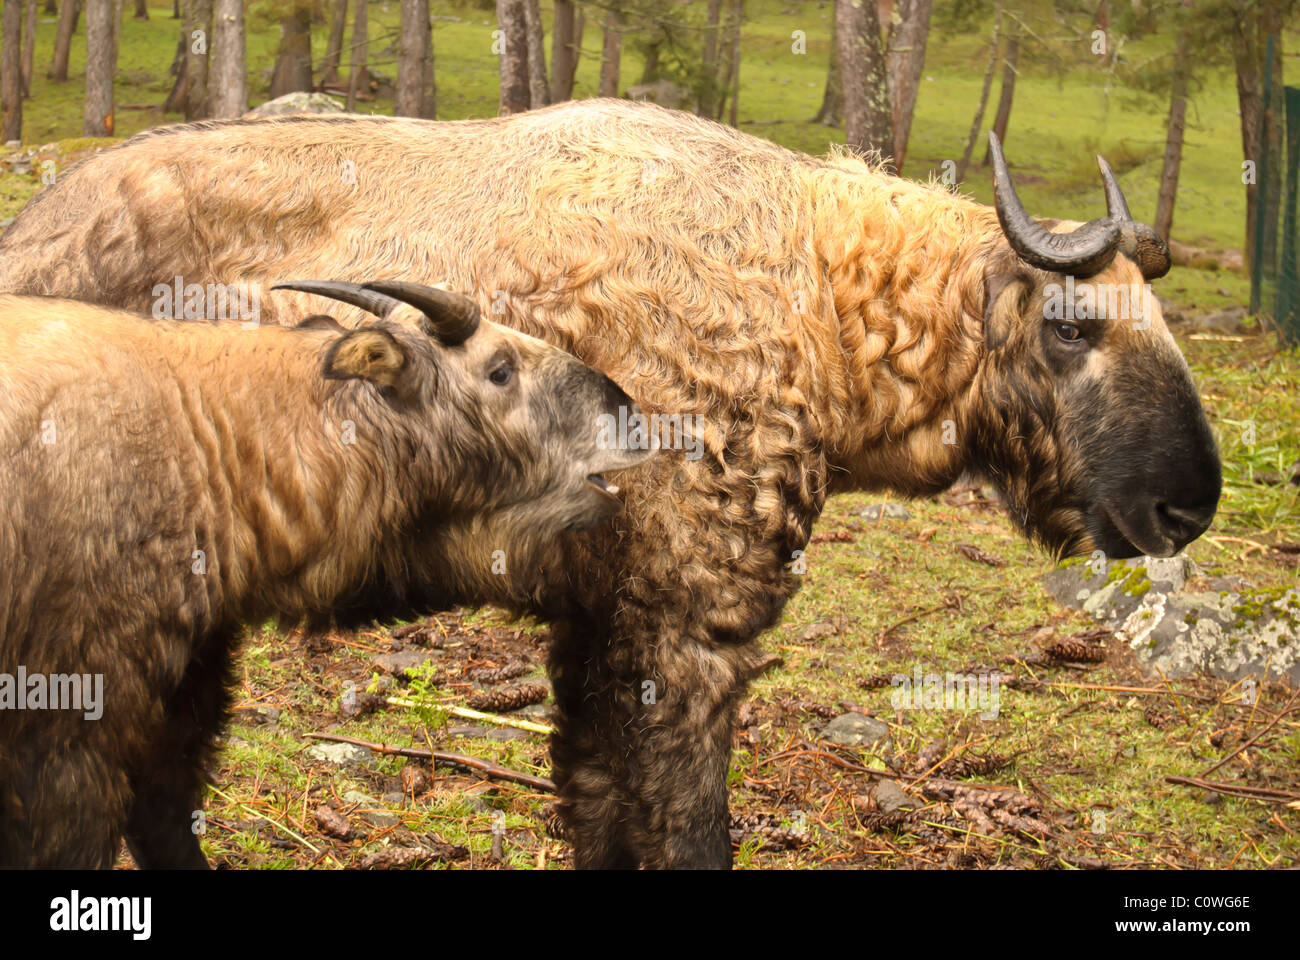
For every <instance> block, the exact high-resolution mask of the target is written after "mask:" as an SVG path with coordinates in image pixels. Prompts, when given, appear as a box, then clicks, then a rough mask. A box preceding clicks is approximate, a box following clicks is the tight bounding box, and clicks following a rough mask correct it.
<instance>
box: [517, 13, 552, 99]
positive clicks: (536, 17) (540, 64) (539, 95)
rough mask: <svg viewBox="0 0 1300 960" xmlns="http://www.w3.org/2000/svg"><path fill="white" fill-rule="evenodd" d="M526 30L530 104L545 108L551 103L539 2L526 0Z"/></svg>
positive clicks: (544, 37)
mask: <svg viewBox="0 0 1300 960" xmlns="http://www.w3.org/2000/svg"><path fill="white" fill-rule="evenodd" d="M524 30H525V32H526V33H527V35H528V103H529V105H530V106H532V107H534V108H536V107H544V106H546V105H547V104H548V103H550V102H551V91H550V89H549V88H548V86H547V84H546V36H545V34H544V33H543V31H542V12H541V10H540V9H539V7H538V3H537V0H524Z"/></svg>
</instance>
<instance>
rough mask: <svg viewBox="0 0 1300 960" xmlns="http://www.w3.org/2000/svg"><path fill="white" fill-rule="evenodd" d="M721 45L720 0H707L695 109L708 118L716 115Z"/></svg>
mask: <svg viewBox="0 0 1300 960" xmlns="http://www.w3.org/2000/svg"><path fill="white" fill-rule="evenodd" d="M721 46H722V0H709V23H708V26H707V27H706V28H705V30H704V56H703V57H701V58H700V65H701V70H700V74H701V76H702V77H703V83H702V85H701V87H700V106H699V109H698V110H697V111H696V112H697V113H698V114H699V115H700V116H701V117H708V118H709V119H710V120H712V119H713V118H715V117H717V115H718V106H717V104H718V96H719V90H718V86H719V84H718V50H719V49H720V48H721Z"/></svg>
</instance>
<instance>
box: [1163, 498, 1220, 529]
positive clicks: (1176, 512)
mask: <svg viewBox="0 0 1300 960" xmlns="http://www.w3.org/2000/svg"><path fill="white" fill-rule="evenodd" d="M1216 507H1217V504H1213V505H1211V506H1208V507H1176V506H1173V505H1172V504H1169V503H1165V502H1163V501H1161V502H1159V503H1157V504H1156V516H1157V517H1159V518H1160V524H1161V526H1163V527H1164V528H1165V529H1166V530H1169V531H1170V532H1177V533H1179V534H1183V535H1188V536H1189V538H1190V537H1196V536H1199V535H1200V533H1201V531H1203V530H1204V529H1205V528H1206V527H1208V526H1209V525H1210V521H1211V520H1213V519H1214V513H1215V508H1216Z"/></svg>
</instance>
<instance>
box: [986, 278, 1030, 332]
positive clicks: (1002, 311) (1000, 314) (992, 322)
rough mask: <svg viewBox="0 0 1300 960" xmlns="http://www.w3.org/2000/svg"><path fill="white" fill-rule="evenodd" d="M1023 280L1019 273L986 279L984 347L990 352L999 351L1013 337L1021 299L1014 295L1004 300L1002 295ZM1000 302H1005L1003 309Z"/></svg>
mask: <svg viewBox="0 0 1300 960" xmlns="http://www.w3.org/2000/svg"><path fill="white" fill-rule="evenodd" d="M1021 279H1023V278H1022V277H1021V275H1020V274H1019V273H1001V274H997V275H996V276H992V277H986V278H985V279H984V346H985V348H986V349H987V350H989V351H993V350H996V349H998V347H1000V346H1002V345H1003V344H1004V343H1006V342H1007V338H1008V337H1009V336H1011V325H1012V323H1013V322H1014V320H1015V309H1014V306H1015V304H1017V303H1019V297H1016V296H1015V295H1014V294H1013V295H1011V296H1008V297H1005V298H1004V297H1003V296H1002V294H1004V293H1006V290H1007V287H1011V286H1015V285H1016V284H1017V283H1018V282H1019V281H1020V280H1021ZM999 300H1002V301H1003V303H1002V306H1001V307H999V306H998V301H999Z"/></svg>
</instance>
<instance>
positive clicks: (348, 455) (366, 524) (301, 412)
mask: <svg viewBox="0 0 1300 960" xmlns="http://www.w3.org/2000/svg"><path fill="white" fill-rule="evenodd" d="M268 334H269V337H270V338H274V341H279V340H281V337H282V336H284V335H287V336H295V335H296V336H300V337H301V336H305V335H306V334H302V333H296V332H294V331H283V333H281V331H279V330H276V329H275V328H270V329H268ZM243 336H244V337H248V340H247V341H245V342H251V341H252V340H253V339H254V338H253V337H250V336H249V335H248V334H243ZM274 341H272V342H270V343H261V344H258V345H257V346H256V347H255V349H256V351H257V356H256V357H253V356H248V357H244V358H242V359H243V361H244V363H246V364H247V365H246V366H244V367H243V369H242V370H239V371H235V370H234V369H233V367H232V370H231V375H232V377H238V379H235V380H232V381H226V379H225V378H223V377H219V376H218V377H213V378H208V379H207V380H206V382H207V383H211V384H212V393H213V395H211V396H207V397H205V398H204V402H203V403H202V404H201V405H200V406H198V408H197V409H198V410H201V411H203V412H202V413H201V414H198V415H197V416H199V417H200V418H201V419H200V420H199V421H198V422H196V423H194V424H193V425H192V426H193V429H194V432H195V435H196V437H198V438H200V440H201V442H200V448H201V449H202V450H203V454H202V456H203V459H204V463H203V469H204V470H205V471H206V473H207V476H206V477H205V478H204V482H205V483H206V484H207V485H208V488H209V490H210V491H211V493H210V494H209V495H210V496H211V498H212V503H211V509H212V511H213V512H214V513H215V514H216V516H217V517H218V518H225V519H224V520H222V519H219V520H218V525H217V529H218V530H219V531H222V532H224V533H225V536H223V537H221V538H220V541H219V542H218V544H217V545H216V546H217V557H218V560H219V564H220V568H219V569H220V579H219V583H220V589H221V591H222V597H221V599H222V601H224V603H222V606H223V608H224V609H225V611H226V613H227V615H228V616H229V617H232V618H235V619H239V620H252V619H258V618H265V617H267V616H272V615H282V616H288V617H292V618H298V617H308V618H312V617H315V618H320V617H324V616H326V615H327V614H328V612H329V611H330V610H332V609H333V608H334V607H335V606H336V605H337V604H338V603H339V601H340V600H343V599H347V598H349V597H352V596H355V595H359V594H363V593H365V592H367V591H368V590H371V589H373V582H374V581H376V580H383V579H384V578H385V576H386V575H388V574H390V573H391V572H392V570H394V569H396V568H400V567H401V566H403V564H402V562H401V560H400V559H398V556H399V553H400V549H401V545H400V543H399V542H398V541H399V538H400V534H401V531H403V530H404V529H406V528H407V527H408V526H409V525H410V522H411V519H412V517H413V516H414V515H415V513H416V509H417V506H416V504H414V503H413V501H412V498H411V497H410V496H409V492H410V491H412V490H416V489H423V487H422V486H421V485H422V484H426V482H427V480H428V478H426V477H424V476H423V475H422V467H421V465H420V463H419V462H417V460H423V459H424V458H417V457H415V456H413V454H415V453H417V452H418V451H419V450H420V449H421V446H420V444H419V443H418V442H416V438H414V437H411V436H409V435H408V434H409V430H408V429H407V428H406V426H405V425H404V424H403V423H402V418H401V417H400V416H399V415H398V414H397V413H395V412H394V411H393V410H392V409H391V408H390V407H389V406H388V405H387V404H386V403H384V402H383V401H382V400H381V399H380V398H379V397H378V396H376V395H375V394H374V392H373V389H372V388H371V387H369V386H368V385H366V384H363V383H361V382H359V381H345V382H341V383H339V382H329V381H324V380H322V378H321V377H320V373H319V356H318V355H317V354H316V353H315V352H314V351H307V353H308V354H310V357H309V359H308V360H307V361H306V362H303V361H302V360H301V357H302V351H301V350H300V349H299V350H293V349H285V350H284V352H283V355H282V356H279V357H276V358H274V359H278V360H279V361H281V362H280V363H278V364H276V363H270V362H268V361H269V360H271V359H272V355H274V354H276V353H278V352H279V350H280V348H281V347H282V346H283V344H282V343H280V342H274ZM226 357H227V358H228V359H229V360H230V361H231V363H232V364H238V363H240V362H241V358H240V357H239V356H238V355H237V353H236V351H233V350H232V351H231V352H230V353H228V354H227V355H226ZM249 369H265V370H274V371H275V373H274V376H273V377H270V378H267V379H266V380H263V381H261V382H260V383H259V384H258V385H257V388H256V389H253V390H239V389H230V388H229V383H230V382H235V383H248V382H249V377H248V370H249ZM223 386H224V387H225V389H223ZM205 438H206V439H205ZM223 501H224V502H223Z"/></svg>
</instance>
